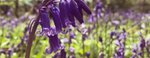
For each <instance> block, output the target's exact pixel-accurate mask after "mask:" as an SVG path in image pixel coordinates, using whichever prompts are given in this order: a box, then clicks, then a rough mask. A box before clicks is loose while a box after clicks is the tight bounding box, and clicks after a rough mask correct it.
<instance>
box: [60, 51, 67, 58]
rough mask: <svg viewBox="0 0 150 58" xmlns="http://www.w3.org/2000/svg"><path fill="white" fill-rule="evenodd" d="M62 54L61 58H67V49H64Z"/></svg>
mask: <svg viewBox="0 0 150 58" xmlns="http://www.w3.org/2000/svg"><path fill="white" fill-rule="evenodd" d="M60 53H61V58H66V51H65V49H62V50H61V52H60Z"/></svg>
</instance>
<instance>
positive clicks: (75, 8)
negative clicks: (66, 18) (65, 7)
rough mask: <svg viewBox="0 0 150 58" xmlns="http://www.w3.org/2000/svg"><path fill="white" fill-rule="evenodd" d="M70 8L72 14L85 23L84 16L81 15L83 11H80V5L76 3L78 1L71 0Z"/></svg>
mask: <svg viewBox="0 0 150 58" xmlns="http://www.w3.org/2000/svg"><path fill="white" fill-rule="evenodd" d="M69 5H70V6H69V7H70V8H69V9H70V12H71V14H72V15H73V16H74V17H76V19H77V20H78V21H79V22H80V23H83V17H82V15H81V13H80V12H79V9H78V8H79V7H78V5H77V4H76V2H75V1H74V0H71V1H69Z"/></svg>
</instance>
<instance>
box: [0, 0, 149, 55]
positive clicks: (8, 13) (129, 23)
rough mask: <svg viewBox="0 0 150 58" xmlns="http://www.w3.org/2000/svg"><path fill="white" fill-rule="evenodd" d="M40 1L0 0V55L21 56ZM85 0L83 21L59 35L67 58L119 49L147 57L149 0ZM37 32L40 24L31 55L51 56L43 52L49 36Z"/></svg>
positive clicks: (118, 51)
mask: <svg viewBox="0 0 150 58" xmlns="http://www.w3.org/2000/svg"><path fill="white" fill-rule="evenodd" d="M41 1H42V0H0V58H24V56H25V50H26V47H27V40H28V32H27V31H28V25H29V22H30V21H31V20H33V19H35V18H36V16H37V12H36V11H37V7H38V5H39V4H40V3H41ZM84 1H85V3H86V4H87V5H88V6H89V8H90V9H91V11H92V14H91V15H87V14H85V13H84V14H85V16H84V21H85V24H84V25H78V27H77V29H76V28H73V29H72V31H70V32H69V33H67V34H59V38H60V39H61V42H62V43H63V44H64V45H65V50H66V52H67V57H70V58H72V57H75V58H115V57H117V56H118V55H120V54H121V52H123V54H124V57H125V58H130V57H134V56H135V58H136V57H141V58H143V57H145V58H149V57H150V47H149V46H150V0H84ZM80 26H81V27H80ZM80 31H83V32H86V33H85V34H82V33H81V32H80ZM40 32H41V27H40V26H39V27H38V30H37V32H36V39H35V40H34V43H33V46H32V51H31V58H52V57H53V56H54V55H55V53H52V54H46V53H45V49H46V48H47V47H49V43H48V38H47V37H45V36H42V35H41V34H40ZM71 36H72V37H71ZM70 37H71V38H70ZM120 38H121V39H120ZM143 41H144V42H143ZM122 42H123V43H124V44H123V46H122V45H121V43H122ZM142 44H143V45H142ZM120 50H121V51H120ZM118 53H120V54H118ZM121 55H122V54H121ZM58 58H59V57H58Z"/></svg>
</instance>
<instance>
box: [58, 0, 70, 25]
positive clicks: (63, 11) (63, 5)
mask: <svg viewBox="0 0 150 58" xmlns="http://www.w3.org/2000/svg"><path fill="white" fill-rule="evenodd" d="M59 9H60V17H61V22H62V26H63V27H64V28H65V27H66V25H67V24H69V23H70V22H69V20H68V19H69V18H68V15H69V12H68V5H67V1H66V0H60V3H59Z"/></svg>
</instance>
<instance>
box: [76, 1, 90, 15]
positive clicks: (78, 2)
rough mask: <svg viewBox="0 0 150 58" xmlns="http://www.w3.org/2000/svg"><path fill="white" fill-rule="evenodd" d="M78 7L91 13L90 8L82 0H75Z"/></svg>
mask: <svg viewBox="0 0 150 58" xmlns="http://www.w3.org/2000/svg"><path fill="white" fill-rule="evenodd" d="M75 1H76V2H77V4H78V5H79V7H80V8H82V9H83V10H84V11H85V12H86V13H87V14H91V13H92V12H91V10H90V8H89V7H88V6H87V5H86V4H85V3H84V2H83V1H82V0H75Z"/></svg>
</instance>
